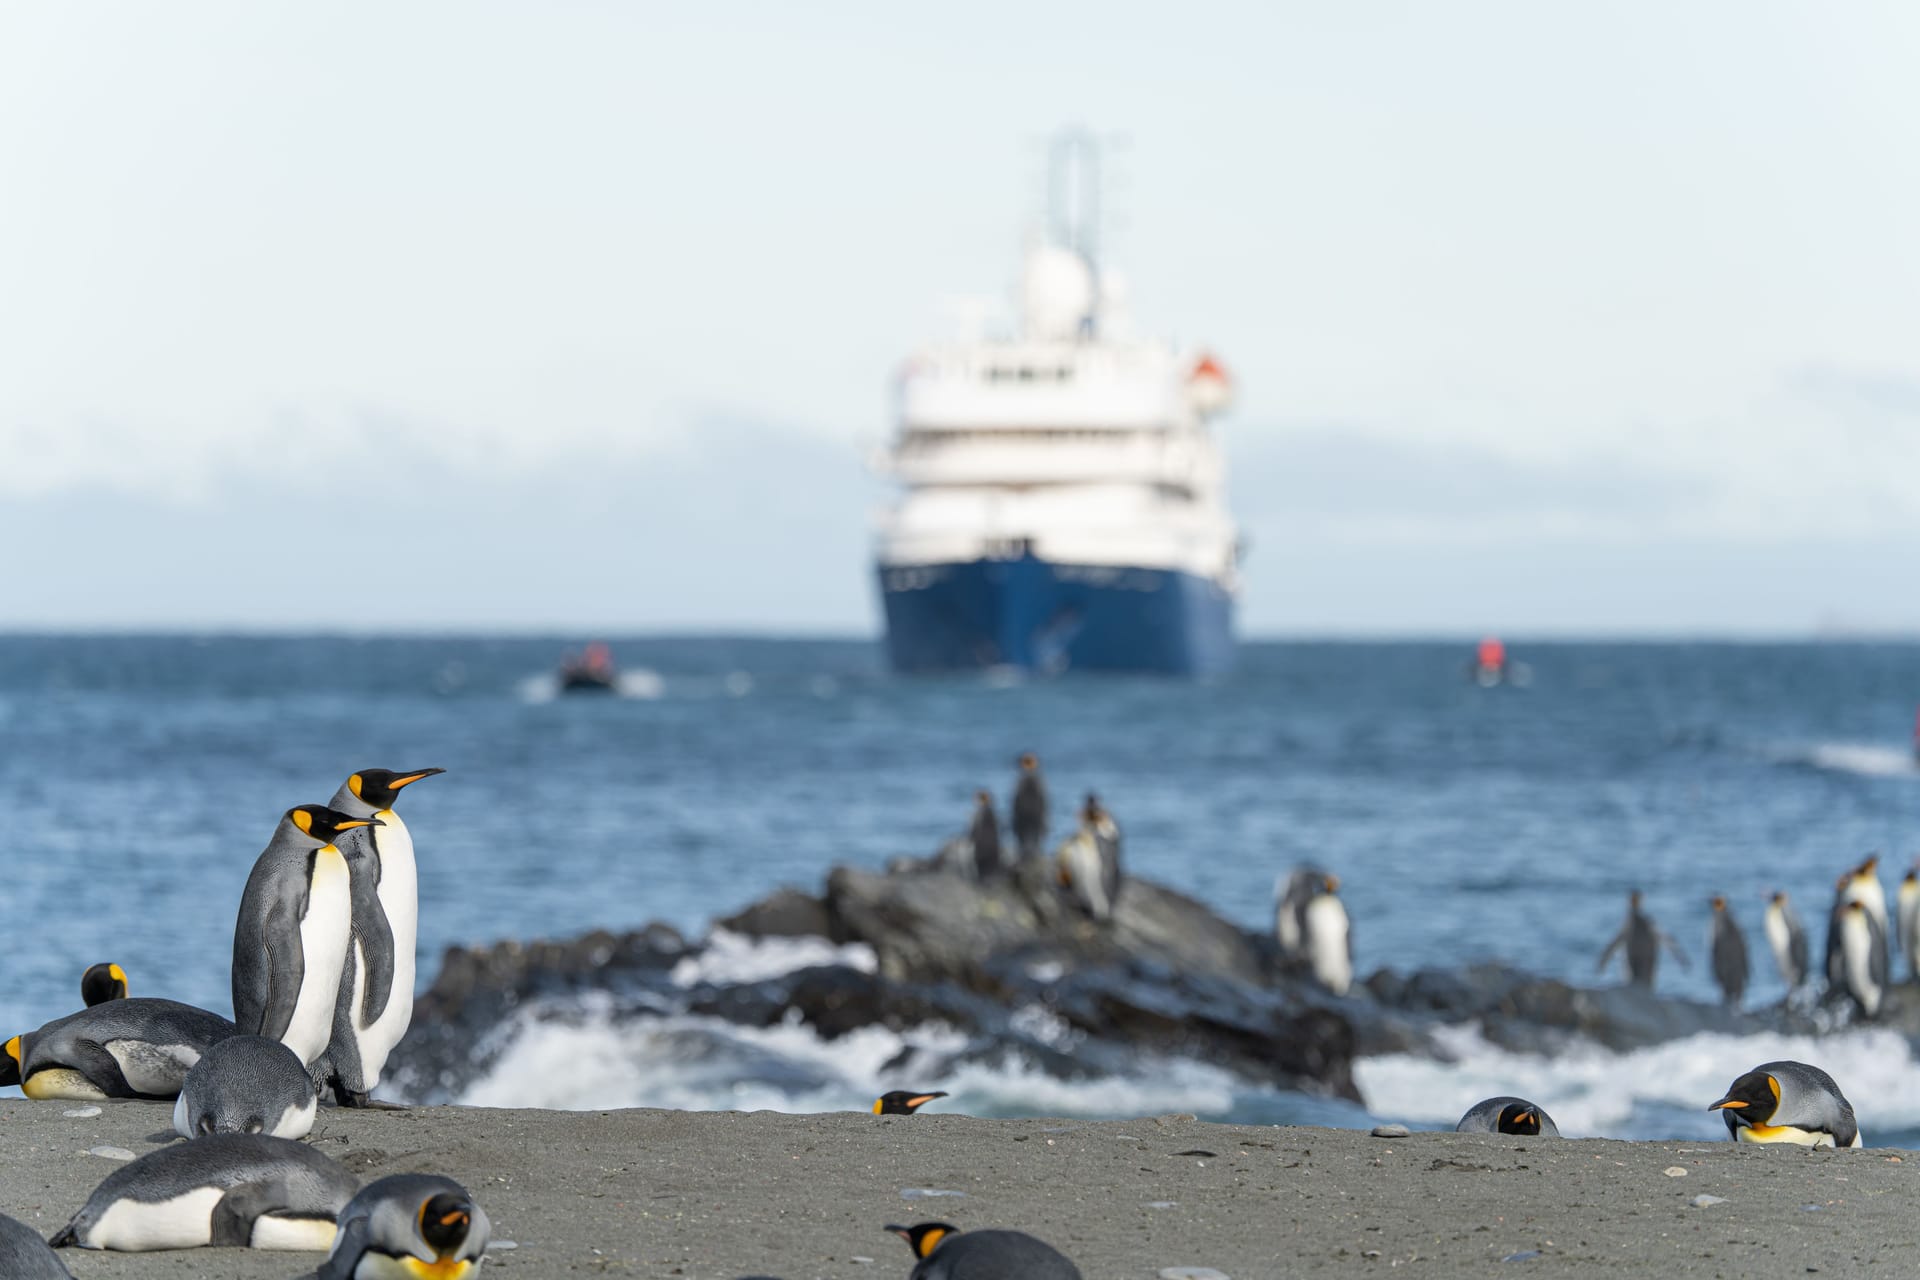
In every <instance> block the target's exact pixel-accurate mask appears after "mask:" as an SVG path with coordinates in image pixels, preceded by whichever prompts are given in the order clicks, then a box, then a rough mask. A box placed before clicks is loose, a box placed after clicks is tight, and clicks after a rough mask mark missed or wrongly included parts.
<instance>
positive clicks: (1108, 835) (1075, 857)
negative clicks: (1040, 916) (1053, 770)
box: [1054, 793, 1121, 920]
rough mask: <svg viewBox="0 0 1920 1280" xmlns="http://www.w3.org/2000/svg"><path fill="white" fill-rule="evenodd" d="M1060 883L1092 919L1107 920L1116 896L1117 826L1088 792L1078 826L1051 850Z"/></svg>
mask: <svg viewBox="0 0 1920 1280" xmlns="http://www.w3.org/2000/svg"><path fill="white" fill-rule="evenodd" d="M1054 858H1055V860H1056V861H1057V863H1058V868H1059V877H1060V883H1061V885H1062V886H1064V887H1065V888H1066V889H1067V891H1068V892H1069V893H1071V894H1072V895H1073V899H1074V901H1075V902H1078V903H1079V904H1080V908H1081V910H1083V911H1085V912H1086V913H1087V914H1088V915H1090V916H1092V917H1093V918H1094V919H1095V920H1111V919H1112V918H1113V908H1114V906H1115V904H1116V903H1117V902H1118V901H1119V898H1120V883H1121V881H1120V825H1119V824H1118V823H1117V822H1115V821H1114V820H1113V816H1112V815H1111V814H1109V813H1108V812H1107V811H1106V810H1105V809H1104V808H1102V807H1101V804H1100V797H1098V796H1096V795H1093V794H1092V793H1088V795H1087V802H1086V804H1085V806H1084V807H1082V809H1081V810H1080V828H1079V830H1077V831H1075V832H1074V833H1073V834H1072V835H1070V836H1068V837H1067V838H1066V839H1065V840H1064V841H1062V842H1061V844H1060V848H1059V849H1058V850H1057V851H1055V853H1054Z"/></svg>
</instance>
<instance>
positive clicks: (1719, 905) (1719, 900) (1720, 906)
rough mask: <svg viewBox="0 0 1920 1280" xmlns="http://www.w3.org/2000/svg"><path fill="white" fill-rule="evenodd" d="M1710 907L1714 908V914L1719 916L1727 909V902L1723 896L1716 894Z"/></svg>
mask: <svg viewBox="0 0 1920 1280" xmlns="http://www.w3.org/2000/svg"><path fill="white" fill-rule="evenodd" d="M1710 905H1711V906H1712V907H1713V909H1714V912H1715V913H1716V914H1717V913H1719V912H1722V911H1725V910H1726V909H1727V900H1726V898H1725V897H1723V896H1722V895H1720V894H1717V893H1716V894H1714V895H1713V902H1712V903H1711V904H1710Z"/></svg>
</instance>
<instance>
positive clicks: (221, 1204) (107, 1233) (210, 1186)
mask: <svg viewBox="0 0 1920 1280" xmlns="http://www.w3.org/2000/svg"><path fill="white" fill-rule="evenodd" d="M358 1187H359V1182H358V1181H357V1180H356V1179H355V1178H354V1176H353V1175H352V1174H351V1173H348V1172H347V1171H346V1169H344V1168H342V1167H341V1166H340V1165H339V1164H337V1163H335V1162H334V1161H333V1160H331V1159H329V1158H328V1157H326V1156H324V1155H322V1154H321V1153H320V1152H318V1151H315V1150H314V1149H313V1148H312V1147H309V1146H307V1145H306V1144H304V1143H300V1142H290V1141H288V1140H287V1139H285V1138H269V1137H265V1136H264V1135H261V1134H247V1133H221V1134H214V1135H213V1136H211V1137H206V1138H200V1139H198V1140H196V1141H193V1142H180V1143H175V1144H174V1145H173V1146H170V1147H162V1148H160V1149H159V1150H158V1151H152V1152H148V1153H147V1154H146V1155H144V1156H141V1157H140V1158H139V1159H137V1160H135V1161H133V1162H132V1163H131V1164H125V1165H122V1166H120V1168H118V1169H116V1170H114V1171H113V1172H112V1173H110V1174H108V1175H107V1178H106V1180H105V1181H104V1182H102V1183H101V1184H100V1185H99V1186H98V1187H97V1188H95V1190H94V1193H93V1194H92V1195H91V1196H89V1197H88V1198H87V1203H86V1205H85V1206H84V1207H82V1208H81V1210H80V1212H79V1213H77V1214H75V1215H74V1216H73V1219H72V1221H70V1222H68V1223H67V1225H66V1226H65V1227H64V1228H62V1229H61V1231H60V1232H59V1234H57V1235H56V1236H54V1238H53V1240H52V1241H51V1242H50V1243H52V1244H53V1246H54V1247H55V1248H62V1247H65V1246H67V1245H78V1246H80V1247H82V1248H86V1249H123V1250H129V1251H140V1250H144V1249H190V1248H196V1247H198V1246H200V1245H204V1244H215V1245H234V1246H239V1247H247V1246H249V1245H254V1244H255V1240H256V1234H255V1233H256V1229H257V1228H258V1227H259V1225H260V1221H261V1219H263V1218H269V1217H274V1218H280V1219H283V1220H297V1221H301V1222H313V1221H317V1220H324V1221H325V1222H327V1223H329V1224H331V1223H332V1222H333V1221H334V1219H336V1218H337V1217H338V1216H339V1213H340V1210H342V1209H343V1208H345V1207H346V1204H347V1202H348V1201H349V1200H351V1199H352V1198H353V1194H354V1192H355V1190H357V1189H358ZM209 1192H218V1193H220V1194H219V1198H218V1199H216V1200H212V1208H211V1212H210V1213H209V1210H208V1208H207V1203H206V1202H207V1200H208V1199H209V1198H210V1197H208V1196H206V1195H204V1194H196V1193H209ZM116 1208H117V1209H119V1212H114V1210H116ZM327 1234H328V1235H329V1236H330V1235H331V1234H332V1228H331V1226H329V1227H328V1228H327Z"/></svg>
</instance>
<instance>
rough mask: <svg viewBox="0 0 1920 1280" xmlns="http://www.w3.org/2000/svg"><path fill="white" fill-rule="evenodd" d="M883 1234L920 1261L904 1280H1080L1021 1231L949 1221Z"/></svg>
mask: <svg viewBox="0 0 1920 1280" xmlns="http://www.w3.org/2000/svg"><path fill="white" fill-rule="evenodd" d="M887 1230H889V1231H891V1232H893V1234H895V1235H897V1236H899V1237H900V1238H901V1239H902V1240H905V1241H906V1242H907V1247H908V1248H910V1249H912V1250H913V1256H914V1257H916V1258H918V1259H920V1261H919V1262H918V1263H917V1264H915V1266H914V1268H913V1273H912V1274H911V1275H910V1276H909V1277H908V1280H1080V1268H1078V1267H1076V1266H1074V1265H1073V1263H1072V1262H1071V1261H1070V1260H1069V1259H1068V1258H1067V1256H1066V1255H1065V1254H1064V1253H1061V1252H1060V1251H1059V1250H1058V1249H1056V1248H1054V1247H1053V1246H1052V1245H1050V1244H1048V1243H1047V1242H1046V1241H1044V1240H1038V1239H1035V1238H1034V1237H1033V1236H1030V1235H1028V1234H1027V1233H1026V1232H1024V1231H962V1230H960V1228H958V1227H956V1226H954V1225H953V1224H952V1223H950V1222H919V1223H915V1224H914V1225H913V1226H911V1227H897V1226H894V1225H892V1224H888V1226H887Z"/></svg>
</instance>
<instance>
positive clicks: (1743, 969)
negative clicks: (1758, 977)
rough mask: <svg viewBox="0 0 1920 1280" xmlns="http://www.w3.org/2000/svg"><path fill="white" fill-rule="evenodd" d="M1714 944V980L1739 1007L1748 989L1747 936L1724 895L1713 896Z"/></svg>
mask: <svg viewBox="0 0 1920 1280" xmlns="http://www.w3.org/2000/svg"><path fill="white" fill-rule="evenodd" d="M1711 945H1712V955H1713V980H1714V981H1715V982H1717V983H1719V984H1720V993H1721V994H1722V995H1723V996H1725V997H1726V1001H1727V1003H1728V1004H1729V1005H1731V1006H1733V1007H1734V1008H1736V1009H1737V1008H1739V1007H1740V998H1741V997H1742V996H1744V995H1745V994H1746V991H1747V940H1746V939H1745V938H1743V937H1742V936H1741V935H1740V926H1739V925H1738V924H1737V923H1735V921H1734V918H1733V911H1732V909H1731V908H1729V907H1728V906H1727V900H1726V899H1725V898H1722V897H1716V898H1715V899H1714V900H1713V934H1712V938H1711Z"/></svg>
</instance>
